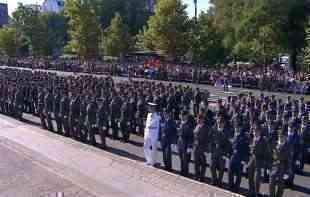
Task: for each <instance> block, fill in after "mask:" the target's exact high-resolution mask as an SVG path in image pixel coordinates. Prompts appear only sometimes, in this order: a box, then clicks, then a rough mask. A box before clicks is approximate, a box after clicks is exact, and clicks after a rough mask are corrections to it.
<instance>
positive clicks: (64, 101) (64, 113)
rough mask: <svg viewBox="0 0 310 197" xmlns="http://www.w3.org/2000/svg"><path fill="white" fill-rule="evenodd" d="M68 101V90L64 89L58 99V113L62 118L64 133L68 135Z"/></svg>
mask: <svg viewBox="0 0 310 197" xmlns="http://www.w3.org/2000/svg"><path fill="white" fill-rule="evenodd" d="M69 106H70V101H69V98H68V92H66V91H64V92H63V94H62V98H61V100H60V115H61V118H62V124H63V129H64V135H65V136H66V137H69V136H70V130H69V112H70V107H69Z"/></svg>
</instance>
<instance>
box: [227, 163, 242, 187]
mask: <svg viewBox="0 0 310 197" xmlns="http://www.w3.org/2000/svg"><path fill="white" fill-rule="evenodd" d="M242 169H243V165H242V163H241V162H232V161H230V163H229V169H228V182H229V187H230V189H232V190H233V191H234V192H237V193H238V191H239V189H240V184H241V179H242Z"/></svg>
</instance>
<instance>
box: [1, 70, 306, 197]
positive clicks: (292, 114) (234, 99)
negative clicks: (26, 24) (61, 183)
mask: <svg viewBox="0 0 310 197" xmlns="http://www.w3.org/2000/svg"><path fill="white" fill-rule="evenodd" d="M208 98H209V93H208V92H206V91H205V90H203V89H192V88H190V87H189V86H182V85H172V84H163V83H155V82H150V81H135V80H131V81H118V82H114V81H113V79H111V78H110V77H106V78H103V79H98V78H96V77H92V76H83V75H76V76H60V75H57V74H50V73H46V72H37V71H28V70H24V71H21V70H14V69H1V70H0V112H1V113H2V114H5V115H8V116H12V117H15V118H19V119H20V118H22V115H23V113H31V114H33V115H35V116H38V117H39V118H40V121H41V126H42V128H44V129H48V130H50V131H54V132H55V131H57V133H59V134H62V135H64V136H67V137H72V138H74V139H76V140H80V141H81V142H84V143H90V144H93V145H96V146H97V145H98V144H100V145H99V146H100V147H102V148H103V149H106V148H108V147H107V143H106V139H107V138H108V137H111V139H113V140H117V139H121V140H122V141H123V142H128V141H129V140H130V138H131V134H134V133H136V132H137V133H138V134H139V135H143V133H144V134H147V136H145V146H144V148H145V153H146V156H147V158H148V159H147V161H148V164H150V165H155V163H156V160H155V158H153V156H154V153H156V151H157V140H160V142H161V146H162V147H161V148H162V150H163V158H164V165H165V169H167V170H169V171H171V170H173V167H174V165H173V161H174V160H173V159H172V158H173V157H172V155H173V152H174V151H177V153H178V154H177V155H178V159H179V160H180V164H181V166H180V169H181V174H182V175H184V176H190V174H189V163H190V161H191V159H192V158H193V160H194V163H195V178H196V179H197V180H199V181H202V182H203V181H205V178H206V171H207V168H206V167H207V166H208V165H209V166H210V172H211V179H212V183H213V184H214V185H217V186H219V187H221V186H222V184H223V174H224V172H225V170H226V168H227V169H228V179H229V181H228V182H229V187H230V189H231V190H232V191H234V192H238V191H239V189H240V182H241V179H242V176H243V174H246V175H247V176H246V177H247V178H248V179H249V194H250V195H251V196H257V195H259V192H260V185H261V183H262V182H263V181H264V180H263V179H262V178H263V177H262V172H264V173H263V174H264V175H266V177H267V178H269V179H270V193H271V195H272V196H277V197H278V196H279V197H280V196H281V195H282V194H283V191H284V189H285V187H286V185H287V184H288V185H289V186H290V185H293V184H294V175H295V174H296V173H300V174H302V171H303V166H304V163H305V160H306V155H307V154H308V150H309V144H310V137H309V136H310V130H309V101H308V103H307V101H306V100H305V99H303V98H301V99H299V100H294V99H293V98H292V97H287V99H283V100H282V99H277V98H276V97H275V96H266V95H264V94H261V95H260V96H258V97H255V96H254V95H253V94H252V93H249V94H240V95H238V96H230V97H229V98H228V99H227V100H225V101H224V100H218V102H217V103H216V104H217V108H216V109H212V108H211V105H209V101H208ZM147 103H153V104H152V105H155V106H157V108H156V110H155V111H156V113H155V112H154V111H151V112H150V113H149V115H147V109H148V108H149V107H148V105H147ZM152 114H156V116H154V117H155V119H156V121H155V122H156V124H155V123H154V124H155V126H156V131H155V134H154V135H151V130H152V129H154V128H153V126H154V125H150V123H152V121H153V116H152ZM194 117H196V121H195V118H194ZM148 119H149V120H148ZM155 119H154V120H155ZM54 125H56V127H54ZM143 131H144V132H143ZM97 134H98V135H99V139H98V138H96V135H97ZM154 139H156V140H154ZM174 145H176V148H175V149H173V147H174ZM207 158H208V159H207ZM208 160H209V161H210V163H207V161H208ZM245 169H246V170H245Z"/></svg>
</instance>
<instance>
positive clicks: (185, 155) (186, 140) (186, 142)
mask: <svg viewBox="0 0 310 197" xmlns="http://www.w3.org/2000/svg"><path fill="white" fill-rule="evenodd" d="M193 130H194V128H193V125H192V124H191V123H190V120H189V114H188V112H187V111H182V113H181V125H180V127H179V129H178V141H177V145H178V152H179V157H180V161H181V175H183V176H188V172H189V171H188V165H189V160H190V156H191V152H192V150H191V149H192V144H193V138H194V134H193Z"/></svg>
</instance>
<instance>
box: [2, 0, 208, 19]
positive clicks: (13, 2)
mask: <svg viewBox="0 0 310 197" xmlns="http://www.w3.org/2000/svg"><path fill="white" fill-rule="evenodd" d="M183 1H184V3H186V4H187V5H188V8H187V11H188V13H189V15H190V16H194V13H195V7H194V3H193V2H194V0H183ZM208 1H209V0H197V2H198V9H199V11H202V10H207V8H208V6H209V3H208ZM4 2H5V0H4ZM6 2H7V3H8V6H9V13H10V14H11V13H12V12H13V11H14V10H15V9H16V7H17V4H18V2H21V3H23V4H36V3H37V4H42V2H43V0H7V1H6Z"/></svg>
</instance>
